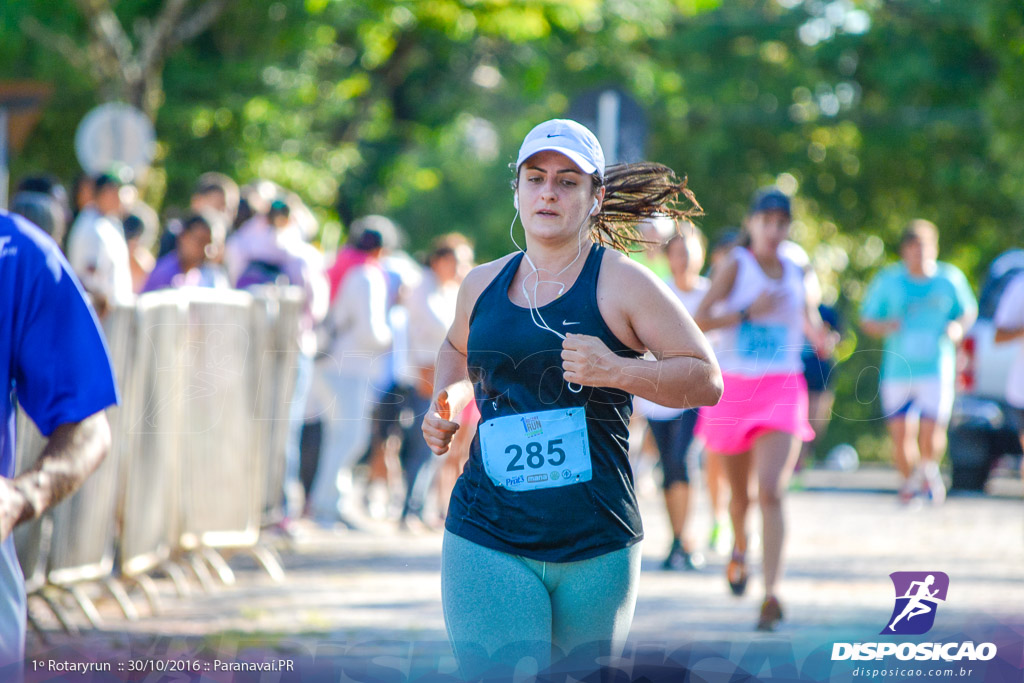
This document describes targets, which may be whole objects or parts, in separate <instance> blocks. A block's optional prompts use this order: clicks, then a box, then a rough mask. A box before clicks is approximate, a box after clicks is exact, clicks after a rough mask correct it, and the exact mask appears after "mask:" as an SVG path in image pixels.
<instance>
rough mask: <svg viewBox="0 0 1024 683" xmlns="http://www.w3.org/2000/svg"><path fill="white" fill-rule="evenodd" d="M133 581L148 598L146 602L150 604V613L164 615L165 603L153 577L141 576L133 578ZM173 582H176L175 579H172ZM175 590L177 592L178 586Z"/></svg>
mask: <svg viewBox="0 0 1024 683" xmlns="http://www.w3.org/2000/svg"><path fill="white" fill-rule="evenodd" d="M168 576H170V574H168ZM131 580H132V581H133V582H135V585H136V586H138V587H139V589H140V590H141V591H142V594H143V595H145V596H146V602H148V603H149V611H150V613H151V614H153V615H157V614H162V613H163V611H164V609H163V603H161V601H160V593H159V592H158V591H157V589H156V582H155V581H153V579H152V577H150V576H149V575H147V574H140V575H138V576H134V577H132V578H131ZM171 582H172V583H173V582H174V579H173V578H172V579H171ZM175 590H177V585H175Z"/></svg>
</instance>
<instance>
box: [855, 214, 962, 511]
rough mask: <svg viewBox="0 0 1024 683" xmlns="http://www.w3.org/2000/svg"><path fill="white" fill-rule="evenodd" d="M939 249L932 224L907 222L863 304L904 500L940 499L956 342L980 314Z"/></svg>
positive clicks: (862, 312)
mask: <svg viewBox="0 0 1024 683" xmlns="http://www.w3.org/2000/svg"><path fill="white" fill-rule="evenodd" d="M938 252H939V234H938V230H937V229H936V227H935V225H934V224H932V223H930V222H929V221H926V220H920V219H919V220H914V221H911V223H910V225H908V226H907V228H906V229H905V230H904V231H903V236H902V238H901V240H900V257H901V263H898V264H895V265H892V266H889V267H888V268H885V269H884V270H882V272H880V273H879V274H878V275H876V276H875V278H874V280H872V281H871V284H870V285H869V286H868V291H867V294H866V295H865V297H864V301H863V303H862V304H861V317H862V320H861V326H862V327H863V329H864V331H865V332H867V333H868V334H870V335H872V336H876V337H883V338H885V350H884V353H883V359H882V383H881V397H882V409H883V411H884V414H885V417H886V419H887V420H888V426H889V435H890V437H891V438H892V442H893V458H894V460H895V461H896V467H897V468H898V469H899V471H900V473H901V474H902V475H903V477H904V484H903V487H902V488H901V490H900V499H901V500H902V501H903V502H910V500H912V499H913V498H914V496H916V495H918V494H925V495H927V496H928V497H930V498H931V500H932V501H933V502H936V503H939V502H942V501H943V500H944V499H945V494H946V488H945V485H944V484H943V482H942V477H941V476H940V474H939V465H938V463H939V460H940V459H941V458H942V454H943V453H944V452H945V450H946V425H947V424H948V423H949V416H950V412H951V411H952V408H953V391H954V381H955V369H956V368H955V366H956V345H957V344H958V343H959V342H960V340H961V339H962V338H963V335H964V331H965V330H966V329H967V328H968V327H970V326H971V324H972V323H973V322H974V319H975V317H977V314H978V304H977V301H976V300H975V298H974V293H973V292H972V291H971V287H970V285H969V284H968V283H967V278H966V277H964V274H963V273H962V272H960V271H959V270H958V269H957V268H956V266H952V265H950V264H948V263H942V262H941V261H938V260H936V259H937V257H938ZM911 408H914V409H915V411H916V412H917V413H919V415H920V419H919V421H918V428H917V430H916V432H915V430H914V429H913V428H912V427H908V423H907V420H906V416H907V413H908V412H909V411H910V409H911Z"/></svg>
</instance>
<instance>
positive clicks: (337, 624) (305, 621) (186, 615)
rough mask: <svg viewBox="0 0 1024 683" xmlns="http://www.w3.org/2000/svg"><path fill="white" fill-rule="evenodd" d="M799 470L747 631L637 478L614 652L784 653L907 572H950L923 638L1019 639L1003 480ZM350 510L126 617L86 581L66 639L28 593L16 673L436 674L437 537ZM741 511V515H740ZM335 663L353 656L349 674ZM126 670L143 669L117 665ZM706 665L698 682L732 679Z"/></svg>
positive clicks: (826, 637) (890, 595) (1016, 539)
mask: <svg viewBox="0 0 1024 683" xmlns="http://www.w3.org/2000/svg"><path fill="white" fill-rule="evenodd" d="M802 483H803V486H804V487H803V489H802V490H796V491H792V492H791V493H790V495H789V496H788V498H787V502H786V505H787V517H788V520H789V531H788V533H789V536H788V543H787V551H786V558H787V567H786V571H785V577H784V579H783V582H782V585H781V590H780V597H781V600H782V602H783V605H784V608H785V611H786V619H785V621H784V622H783V624H782V625H781V627H780V629H779V630H778V631H777V632H776V633H774V634H767V635H766V634H759V633H756V632H755V631H754V628H753V625H754V621H755V618H756V616H757V610H758V607H759V604H760V603H759V600H760V592H761V590H762V587H761V584H760V575H759V567H758V565H757V560H756V559H755V561H754V565H753V567H752V569H753V576H752V578H751V582H750V586H749V589H748V592H747V595H746V596H744V597H742V598H736V597H733V596H732V595H731V594H729V592H728V589H727V586H726V583H725V579H724V566H725V559H726V558H725V557H724V556H723V555H722V554H718V553H716V552H712V551H708V553H707V561H708V562H707V566H706V567H705V568H704V569H702V570H700V571H664V570H662V569H661V561H662V559H663V558H664V554H665V552H666V550H667V549H668V545H669V540H670V532H669V530H668V527H667V519H666V517H665V514H664V511H663V508H662V507H661V501H660V493H659V492H658V490H657V489H656V487H655V486H654V484H653V482H652V481H651V480H649V479H647V478H646V477H645V476H643V475H642V474H641V475H640V477H639V484H638V490H639V492H640V494H641V495H640V497H641V501H642V503H641V505H642V512H643V519H644V526H645V534H646V538H645V540H644V542H643V573H642V576H641V580H640V592H639V599H638V602H637V606H636V612H635V617H634V621H633V626H632V630H631V634H630V647H629V648H627V651H628V652H631V653H632V654H633V656H638V653H644V652H648V653H650V652H653V653H655V654H654V655H652V656H654V657H655V658H656V659H657V658H658V657H660V656H661V655H659V654H657V653H664V652H671V651H674V650H677V649H678V648H680V647H695V646H702V645H707V646H711V644H713V645H714V647H717V648H719V649H720V651H721V652H724V653H725V654H723V655H722V659H723V660H726V661H729V660H736V659H737V658H739V657H742V656H743V653H744V652H746V651H747V650H748V649H749V648H750V647H752V646H756V645H757V644H758V643H769V644H774V645H779V644H781V645H782V646H784V647H785V648H789V649H790V650H792V652H793V654H792V658H793V659H794V660H795V661H796V662H797V663H798V666H799V662H800V661H803V660H805V658H806V657H807V655H808V653H810V652H812V651H813V650H814V649H815V648H821V647H828V646H829V645H830V644H831V643H833V642H838V641H848V640H855V639H859V640H865V639H872V638H877V637H878V636H877V634H878V633H879V632H880V631H881V629H882V628H883V627H884V626H885V624H886V620H887V619H888V617H889V616H890V613H891V611H892V609H893V601H894V588H893V584H892V583H891V581H890V579H889V574H890V573H891V572H894V571H909V570H913V571H941V572H945V573H946V574H948V575H949V577H950V587H949V594H948V599H947V601H946V603H945V604H944V605H942V608H941V613H940V614H939V615H938V616H937V617H936V626H935V632H936V633H942V634H946V635H949V634H955V633H958V632H965V631H969V630H971V629H972V628H975V627H979V628H980V627H984V628H989V627H998V628H1003V627H1009V628H1010V629H1011V632H1013V633H1019V634H1022V636H1021V640H1022V642H1024V501H1022V497H1021V495H1020V490H1021V482H1020V481H1019V480H1016V479H1006V480H1002V481H999V482H996V485H995V486H994V492H995V495H992V494H991V493H990V494H988V495H982V496H955V497H950V498H949V499H948V500H947V501H946V503H945V504H944V505H941V506H931V505H915V506H910V507H904V506H900V505H899V504H898V503H897V501H896V497H895V494H894V490H895V486H896V480H895V477H894V475H893V474H892V473H891V472H889V471H888V470H884V469H862V470H861V471H859V472H855V473H835V472H819V471H814V472H806V473H804V475H803V481H802ZM707 510H708V504H707V500H706V497H705V495H704V492H703V491H698V492H697V496H696V501H695V503H694V512H693V517H692V527H691V528H692V533H693V536H694V538H695V539H698V541H699V542H698V545H699V546H701V547H706V543H707V541H706V539H707V532H708V529H709V528H710V521H709V515H708V512H707ZM363 521H364V523H365V525H366V527H367V530H366V531H364V532H351V531H335V530H322V529H320V528H319V527H316V526H315V525H312V524H311V523H306V522H303V523H300V524H299V525H298V527H297V530H296V533H295V535H294V537H293V538H288V537H286V536H282V535H275V534H267V535H266V543H267V545H269V546H271V547H273V548H275V549H276V551H277V552H278V553H279V554H280V557H281V559H282V561H283V566H284V569H285V578H284V580H283V581H274V580H272V579H271V578H270V577H269V576H268V575H267V574H266V573H265V572H264V571H262V570H261V569H260V568H259V566H258V565H257V564H256V563H255V562H254V561H253V560H252V559H251V558H250V557H249V556H247V555H246V554H245V553H235V554H234V555H229V556H228V559H229V563H230V566H231V567H232V568H233V570H234V573H235V583H234V584H233V585H222V584H218V585H216V586H214V587H213V588H212V589H210V590H209V591H208V592H207V591H204V590H202V589H201V588H200V586H199V584H198V582H196V581H195V580H192V581H190V583H189V585H190V589H191V591H190V592H191V594H190V595H185V596H183V595H179V594H178V592H177V591H176V590H175V587H174V584H173V583H172V582H171V581H170V580H169V579H167V578H164V577H157V580H156V586H157V591H158V594H159V596H160V599H161V603H162V610H161V611H160V613H158V614H153V613H151V610H150V609H149V607H148V605H147V603H146V602H145V601H144V600H143V599H142V594H141V593H140V592H138V591H133V592H132V597H133V602H134V603H135V604H136V605H137V606H138V609H139V612H140V616H139V618H138V619H137V620H128V619H126V618H125V617H124V616H123V614H122V613H121V612H120V610H119V609H118V607H117V605H116V603H115V602H114V601H113V600H112V599H110V598H109V597H106V593H105V592H104V591H101V590H100V589H99V588H97V587H92V588H87V589H86V592H87V593H90V594H92V595H93V596H94V597H95V598H96V600H95V601H96V604H97V607H98V609H99V612H100V616H101V618H102V624H101V628H100V629H92V628H87V627H86V622H85V620H84V619H83V618H82V617H81V615H80V613H78V612H76V610H75V609H74V608H73V606H72V603H71V602H70V601H69V600H67V599H65V600H64V604H65V605H66V607H67V609H68V612H69V614H70V617H69V619H70V621H71V622H72V624H74V625H77V626H78V627H79V628H80V629H81V630H80V632H79V633H78V634H76V635H68V634H66V633H64V632H62V631H61V630H60V629H59V628H58V624H57V622H56V620H55V619H54V618H53V616H52V615H51V614H50V613H49V611H48V610H46V609H45V608H44V606H43V605H42V603H41V602H40V601H38V600H33V601H32V604H31V607H30V609H31V611H32V614H33V615H34V616H35V617H36V619H37V621H38V622H39V623H40V624H41V625H42V626H43V627H44V631H43V633H42V634H33V635H31V636H30V640H29V665H30V668H29V678H28V680H29V681H35V680H40V681H42V680H85V681H88V680H90V678H88V677H75V678H63V677H62V676H61V675H58V673H55V672H54V669H53V667H54V666H57V667H59V666H60V664H59V663H60V662H62V661H78V660H81V659H88V660H105V661H110V662H115V668H114V669H113V671H114V672H115V675H114V677H112V678H104V677H102V676H99V675H98V674H97V675H96V676H97V677H96V678H94V679H93V680H140V681H141V680H145V681H160V680H169V681H170V680H211V681H222V680H223V681H230V680H260V681H277V680H339V678H340V679H342V680H346V679H351V680H374V681H377V680H380V681H390V680H407V679H415V678H416V677H417V676H416V675H415V672H417V671H419V672H431V671H432V672H441V673H445V672H452V671H453V670H454V660H453V659H452V657H451V652H450V650H449V649H448V645H447V642H446V636H445V631H444V621H443V617H442V611H441V604H440V580H439V567H440V549H441V533H440V532H433V531H429V530H420V531H417V532H408V531H405V532H403V531H399V530H398V529H397V528H396V527H395V525H394V523H393V522H389V521H376V520H370V519H365V520H363ZM752 521H753V522H754V528H756V525H757V524H759V521H758V520H757V519H756V516H755V517H754V518H752ZM758 555H759V553H758V552H754V553H753V554H752V557H753V558H757V557H758ZM1012 647H1016V646H1015V645H1013V646H1012ZM721 648H724V650H722V649H721ZM788 651H789V650H787V652H788ZM788 656H789V655H787V657H788ZM175 658H178V659H182V660H185V661H187V662H193V663H192V664H186V666H197V665H196V664H194V662H196V661H203V662H205V663H206V664H205V666H209V662H211V661H218V662H231V661H270V660H271V659H276V658H282V659H283V660H286V661H288V660H290V661H292V666H297V667H298V668H299V669H303V668H305V669H304V670H305V671H306V674H305V675H302V676H300V677H296V678H294V679H293V678H289V677H288V675H287V674H286V673H280V672H278V673H276V674H275V673H261V674H259V675H252V677H249V678H246V677H244V676H241V677H238V678H233V676H236V675H237V674H230V673H223V674H220V673H218V672H217V671H211V670H210V669H209V668H208V669H207V670H206V672H205V673H195V672H194V673H193V674H186V673H184V672H183V673H181V677H177V678H176V677H174V676H172V675H171V673H170V672H167V671H165V672H160V671H158V670H157V668H156V667H159V666H166V665H165V664H152V663H145V662H151V660H160V661H164V660H173V659H175ZM51 661H52V662H57V664H56V665H51V664H49V662H51ZM374 661H376V662H377V663H378V664H380V663H383V667H384V669H383V670H389V669H394V670H395V671H400V672H403V673H402V675H400V676H398V677H397V678H395V677H394V676H388V675H381V676H373V675H371V674H370V673H367V672H368V671H369V670H368V669H366V668H361V667H363V665H364V664H365V663H366V662H374ZM345 662H349V663H351V662H361V663H362V664H359V665H358V666H356V668H355V670H348V669H345V667H344V663H345ZM40 663H42V664H40ZM126 666H127V667H131V668H133V669H137V668H138V667H144V666H148V667H153V669H152V670H151V671H149V672H145V671H138V670H135V671H126V670H125V667H126ZM283 666H285V667H287V666H288V665H287V664H285V665H283ZM33 667H34V668H35V671H33ZM339 667H340V668H339ZM118 668H120V673H116V672H117V671H118ZM726 673H728V671H726ZM713 674H714V671H712V672H711V673H710V674H707V675H705V676H704V677H703V678H702V679H701V680H709V681H710V680H730V679H729V678H722V679H718V678H715V675H713ZM78 675H79V676H81V674H78ZM721 675H723V676H724V675H726V674H721ZM190 676H191V677H190ZM847 678H849V676H847ZM691 680H697V679H696V678H691ZM974 680H979V679H977V678H975V679H974ZM992 680H996V679H992ZM998 680H1002V679H1001V678H1000V679H998ZM1021 680H1024V678H1022V679H1021Z"/></svg>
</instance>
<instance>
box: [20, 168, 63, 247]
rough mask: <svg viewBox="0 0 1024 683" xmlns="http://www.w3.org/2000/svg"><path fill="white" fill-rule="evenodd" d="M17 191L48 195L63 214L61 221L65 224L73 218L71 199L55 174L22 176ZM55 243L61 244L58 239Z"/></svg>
mask: <svg viewBox="0 0 1024 683" xmlns="http://www.w3.org/2000/svg"><path fill="white" fill-rule="evenodd" d="M18 192H40V193H42V194H45V195H49V196H50V197H51V198H52V199H53V200H54V201H56V202H57V205H58V206H59V207H60V210H61V213H62V214H63V215H62V217H61V220H62V223H63V224H64V225H65V226H66V225H69V224H70V223H71V221H73V220H74V214H73V213H72V211H71V200H70V199H69V198H68V191H67V190H66V189H64V186H63V185H62V184H61V182H60V180H58V179H57V177H56V176H53V175H50V174H48V173H47V174H43V175H35V176H27V177H25V178H22V179H21V182H20V183H18V188H17V190H16V193H18ZM40 227H41V226H40ZM51 236H52V235H51ZM57 243H58V244H61V242H60V241H58V242H57Z"/></svg>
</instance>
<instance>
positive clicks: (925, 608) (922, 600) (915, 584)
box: [880, 572, 949, 636]
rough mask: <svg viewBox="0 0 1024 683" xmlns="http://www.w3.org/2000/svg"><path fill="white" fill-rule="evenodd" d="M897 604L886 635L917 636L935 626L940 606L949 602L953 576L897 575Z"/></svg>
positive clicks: (911, 573) (895, 577) (883, 631)
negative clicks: (948, 595) (950, 581)
mask: <svg viewBox="0 0 1024 683" xmlns="http://www.w3.org/2000/svg"><path fill="white" fill-rule="evenodd" d="M889 578H890V579H892V583H893V587H894V588H895V589H896V604H895V605H894V606H893V609H892V615H890V617H889V621H888V622H887V624H886V627H885V628H884V629H882V631H881V632H880V633H881V634H882V635H903V636H916V635H921V634H923V633H927V632H928V631H929V630H931V628H932V626H933V625H934V624H935V613H936V611H937V610H938V606H939V603H940V602H945V601H946V594H947V592H948V591H949V576H947V575H946V574H944V573H943V572H893V573H892V574H890V575H889Z"/></svg>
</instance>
